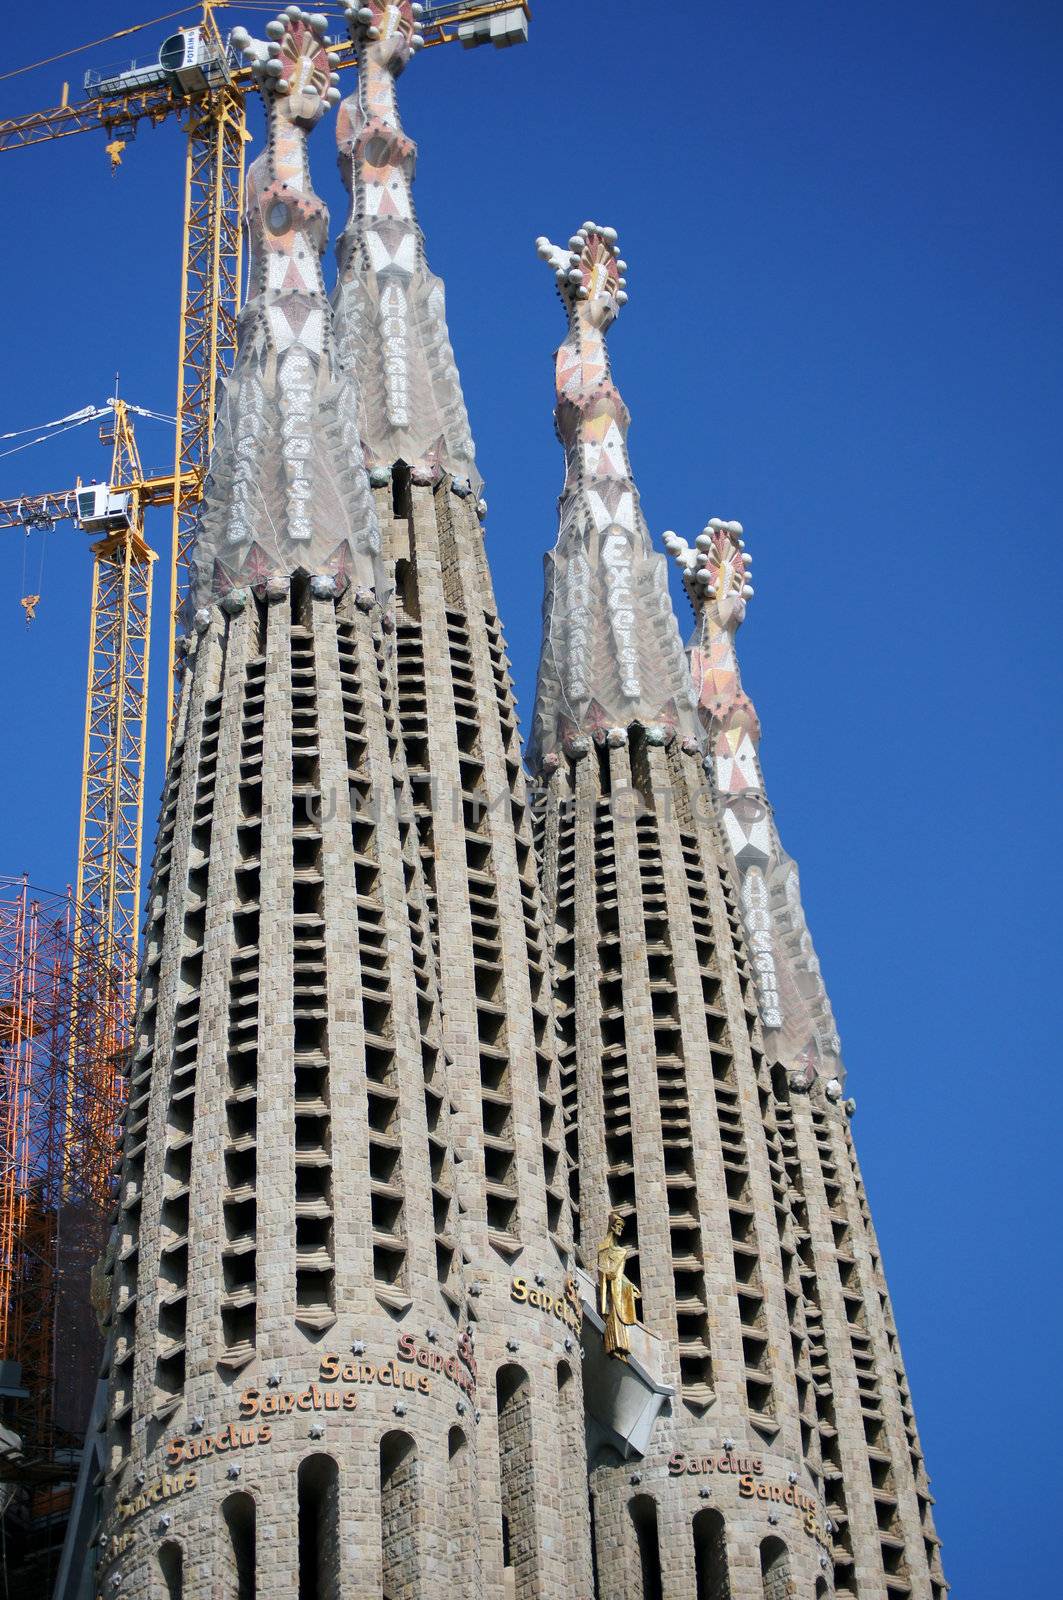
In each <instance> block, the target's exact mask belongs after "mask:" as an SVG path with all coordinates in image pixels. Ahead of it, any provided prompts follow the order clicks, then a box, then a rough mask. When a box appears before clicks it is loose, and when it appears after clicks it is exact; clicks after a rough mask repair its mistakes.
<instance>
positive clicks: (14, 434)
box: [0, 406, 107, 439]
mask: <svg viewBox="0 0 1063 1600" xmlns="http://www.w3.org/2000/svg"><path fill="white" fill-rule="evenodd" d="M105 410H107V407H106V406H82V408H81V410H80V411H71V412H70V414H69V415H68V416H65V417H56V419H55V421H54V422H33V423H31V424H30V426H29V427H28V428H12V429H11V431H10V433H0V439H17V438H18V437H19V435H20V434H23V433H35V432H36V431H37V429H38V428H58V427H61V426H62V424H63V423H64V422H80V421H81V420H82V418H84V420H85V421H86V422H91V420H92V418H93V417H101V416H102V415H103V413H104V411H105Z"/></svg>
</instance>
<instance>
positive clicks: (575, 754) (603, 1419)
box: [533, 222, 944, 1600]
mask: <svg viewBox="0 0 1063 1600" xmlns="http://www.w3.org/2000/svg"><path fill="white" fill-rule="evenodd" d="M615 239H616V236H615V234H614V233H613V232H612V230H609V229H603V228H599V227H598V226H596V225H595V224H593V223H589V222H588V223H585V224H584V225H583V227H582V228H580V229H579V230H578V231H577V233H576V234H574V235H573V237H572V238H571V239H570V240H569V241H568V244H567V246H565V247H557V246H554V245H552V244H550V242H549V241H548V240H546V239H541V240H540V241H539V251H540V254H541V255H542V256H543V257H544V258H545V259H546V260H547V261H548V262H549V263H550V265H551V266H552V267H553V268H554V270H555V274H556V279H557V284H558V289H559V292H560V295H561V299H562V302H563V305H564V307H565V311H566V314H567V318H568V335H567V337H566V339H565V341H564V343H563V344H562V345H561V348H560V350H559V351H558V355H557V409H556V413H555V416H556V424H557V431H558V436H559V439H560V441H561V443H562V445H563V447H564V450H565V462H566V472H565V484H564V489H563V491H562V495H561V501H560V525H559V533H558V539H557V543H556V546H555V548H554V550H553V551H552V552H551V553H550V555H548V557H547V560H546V599H545V604H544V640H543V655H542V662H541V667H540V675H539V688H538V695H537V702H536V711H535V726H534V749H533V759H534V762H535V765H536V771H537V778H538V783H539V786H540V798H541V813H540V826H541V855H542V864H543V867H542V870H543V880H544V889H545V894H546V900H547V904H548V910H549V918H550V922H551V936H552V943H553V950H554V963H555V983H556V995H557V1004H558V1019H559V1024H560V1029H561V1037H562V1050H561V1065H562V1082H563V1086H564V1097H565V1112H566V1132H567V1138H568V1143H569V1154H570V1171H571V1175H572V1186H573V1210H574V1216H575V1219H576V1228H577V1240H578V1247H579V1251H580V1255H581V1258H582V1260H583V1261H584V1263H585V1264H586V1265H587V1266H588V1267H589V1268H591V1270H592V1271H594V1270H595V1269H596V1275H597V1278H598V1286H599V1299H598V1302H597V1306H596V1307H595V1312H594V1313H593V1314H592V1315H591V1316H589V1317H588V1319H587V1323H585V1339H584V1344H585V1350H586V1354H587V1368H586V1373H587V1385H586V1389H587V1396H586V1404H587V1415H588V1425H589V1431H588V1437H589V1441H590V1457H589V1462H588V1465H589V1475H590V1487H591V1496H592V1502H593V1512H594V1525H595V1530H596V1544H597V1562H598V1581H599V1592H600V1593H601V1594H602V1595H608V1596H609V1597H610V1600H649V1597H651V1596H653V1597H656V1596H661V1597H662V1600H687V1597H690V1600H694V1597H695V1596H697V1597H698V1600H781V1597H783V1596H786V1595H799V1596H809V1597H812V1596H816V1597H819V1596H828V1595H859V1596H861V1597H866V1596H869V1595H874V1596H875V1597H876V1600H887V1597H888V1600H900V1596H901V1595H902V1594H913V1595H914V1594H919V1595H920V1596H923V1597H925V1600H930V1597H931V1596H935V1597H936V1596H937V1595H939V1594H941V1593H943V1592H944V1591H943V1589H942V1588H941V1586H940V1569H939V1567H938V1566H937V1564H936V1556H935V1553H934V1550H933V1547H932V1545H931V1544H928V1545H927V1546H926V1551H925V1550H924V1539H928V1540H932V1538H933V1534H932V1527H931V1525H930V1522H929V1505H928V1502H927V1500H926V1483H925V1475H924V1474H923V1473H922V1467H921V1462H920V1461H919V1460H918V1459H917V1452H918V1444H917V1441H916V1438H915V1433H914V1420H913V1419H912V1415H911V1407H910V1402H909V1401H908V1397H907V1390H906V1388H905V1387H904V1385H903V1372H902V1370H901V1368H900V1358H899V1354H898V1353H897V1350H896V1338H895V1334H894V1332H893V1329H892V1323H891V1322H890V1321H889V1314H888V1302H887V1301H886V1299H885V1285H884V1282H883V1281H882V1278H881V1270H880V1266H879V1262H878V1256H877V1247H875V1245H874V1243H873V1236H872V1235H871V1233H870V1224H869V1220H868V1218H867V1213H866V1203H865V1201H864V1197H863V1193H862V1190H861V1189H860V1186H859V1177H858V1174H857V1171H856V1168H855V1161H854V1158H853V1155H852V1146H851V1141H850V1137H849V1129H848V1120H847V1110H846V1108H845V1107H843V1106H842V1105H841V1104H840V1095H841V1091H840V1086H838V1085H837V1084H836V1080H835V1073H836V1071H837V1070H838V1068H837V1063H836V1059H835V1056H836V1049H837V1046H836V1041H834V1037H833V1022H832V1019H831V1016H830V1008H829V1004H828V1003H827V1001H826V996H825V994H824V993H823V992H822V987H821V985H820V986H819V988H817V987H816V985H815V983H814V982H813V978H814V977H815V976H816V975H817V974H818V969H817V968H816V967H815V962H814V956H812V955H811V947H810V944H809V943H808V941H807V934H806V933H805V930H804V924H803V919H800V917H799V914H798V913H799V901H796V881H795V878H794V877H793V876H792V875H791V877H790V879H789V880H788V881H789V882H790V890H789V899H788V900H787V904H788V906H789V922H788V924H787V935H788V937H789V938H790V946H788V948H791V947H792V949H793V950H794V952H795V958H794V960H793V961H792V962H791V963H790V966H789V967H787V969H786V971H785V973H782V975H779V974H780V971H781V969H782V967H783V961H782V959H781V956H780V957H779V958H778V959H777V960H776V961H775V962H774V965H772V964H770V962H769V960H768V958H769V957H770V956H771V952H772V950H773V949H774V946H773V945H772V944H771V940H770V939H765V938H764V937H761V934H762V929H763V926H764V924H762V922H761V920H760V917H759V915H758V914H759V913H761V912H762V911H764V912H766V910H767V893H768V891H767V889H765V888H763V887H762V886H761V882H760V881H759V880H757V879H756V877H755V876H752V875H751V870H750V869H751V868H755V869H756V870H757V871H759V872H760V876H761V880H763V879H764V878H765V875H766V874H767V875H768V876H770V869H771V868H773V867H774V866H775V865H778V863H779V862H780V861H781V860H782V859H783V858H782V857H781V856H780V855H779V854H778V846H777V838H776V836H775V835H774V831H773V828H772V826H771V823H770V817H769V815H768V813H767V812H766V807H765V805H764V802H763V796H762V794H761V792H760V789H759V787H758V786H757V784H756V783H754V782H752V781H748V782H747V781H746V778H743V780H742V782H741V783H738V782H737V781H736V782H734V783H732V784H731V785H730V787H731V789H734V790H739V789H740V790H741V797H740V798H741V804H739V796H738V795H737V794H734V795H730V794H729V789H728V780H729V778H730V777H732V775H733V774H734V773H736V772H738V771H739V770H741V772H742V773H744V774H746V775H747V776H748V774H749V773H751V772H752V771H753V767H752V766H751V765H750V762H749V744H750V740H752V743H753V759H754V763H755V737H756V736H755V733H753V732H751V730H752V729H753V728H754V727H755V715H754V713H753V712H752V707H751V706H749V704H748V702H747V701H745V700H744V699H743V697H742V696H741V694H740V686H739V685H738V684H737V678H736V677H735V681H734V683H733V684H732V685H731V686H730V691H729V692H730V694H731V699H730V701H729V702H728V713H729V720H728V721H727V726H726V733H725V730H724V728H723V727H722V726H721V725H720V724H719V723H718V722H713V721H712V717H711V714H710V713H709V712H708V711H707V710H706V707H707V706H708V704H709V702H710V701H711V698H712V694H713V692H714V691H715V692H716V693H717V694H726V693H727V692H728V688H727V685H725V684H724V681H723V674H724V663H723V662H722V660H721V659H718V657H719V656H720V650H721V648H722V647H721V646H720V643H719V641H718V640H716V641H715V643H714V642H713V641H711V640H710V638H709V633H708V627H709V624H708V622H706V623H705V624H704V626H705V629H706V631H705V632H703V633H702V634H701V635H700V637H699V649H698V650H697V651H695V652H694V654H693V657H692V660H693V665H694V667H695V673H694V682H693V683H692V682H691V680H690V679H689V678H688V677H687V675H685V674H683V673H682V672H681V671H680V670H679V669H678V667H677V660H678V657H679V655H680V651H681V646H680V643H679V635H678V629H677V625H676V621H675V617H674V613H673V611H672V607H671V602H670V600H669V597H668V590H667V582H666V574H665V570H664V568H665V561H664V558H663V557H662V556H659V555H657V554H655V552H654V551H653V549H652V546H651V543H650V540H649V536H648V532H647V529H646V525H645V522H644V519H643V517H642V513H641V510H640V506H639V499H638V493H637V491H636V489H635V486H634V483H633V481H632V476H631V469H630V464H629V460H628V455H627V447H626V434H627V428H628V421H629V418H628V414H627V411H626V409H625V407H624V405H623V402H622V400H621V398H620V396H619V394H618V392H617V390H616V387H615V385H614V384H613V381H612V377H611V373H610V368H609V360H608V354H607V351H606V347H605V332H606V330H607V328H608V327H609V325H610V324H611V323H612V321H613V320H614V318H615V317H616V315H617V312H618V310H619V308H620V307H621V306H622V305H623V304H624V302H625V300H626V298H627V296H626V293H625V292H624V291H625V279H624V276H623V273H624V270H625V268H624V263H623V262H622V261H620V260H618V257H617V248H616V242H615ZM706 532H707V535H708V534H709V532H710V530H707V531H706ZM669 542H670V543H671V544H672V545H673V546H674V547H675V549H676V551H677V553H679V554H682V553H683V549H682V548H681V545H682V542H681V541H678V540H675V538H674V536H672V537H671V539H670V541H669ZM709 543H710V540H709V538H708V537H706V538H705V539H703V540H702V541H700V544H701V546H702V549H701V551H699V554H698V555H697V556H695V555H693V554H691V555H690V556H689V566H690V567H691V569H692V577H691V591H692V594H693V595H694V596H695V598H696V600H697V601H698V603H699V604H700V601H701V600H702V599H704V596H705V593H706V583H705V581H704V580H700V579H698V578H697V577H696V575H694V574H693V569H694V568H695V567H698V569H699V570H700V566H699V563H700V564H702V565H703V558H704V550H705V549H707V548H708V546H709ZM684 548H685V547H684ZM731 557H732V562H731V568H730V571H729V577H728V595H729V596H730V598H731V600H732V602H733V605H734V606H737V607H741V606H744V601H745V598H746V597H747V595H748V593H750V592H751V591H750V589H749V586H748V582H747V573H746V558H745V556H744V553H743V552H742V551H741V550H740V549H739V546H738V540H737V535H736V536H735V537H734V539H733V548H731ZM710 587H711V586H710ZM724 626H725V625H724ZM713 674H715V676H713ZM695 707H697V710H698V711H700V712H701V717H700V718H699V716H698V714H697V711H696V710H695ZM721 715H722V713H721ZM710 742H711V747H712V754H713V756H714V757H715V758H716V759H715V761H714V760H713V759H711V758H710V759H704V750H705V746H706V745H707V744H709V743H710ZM743 763H745V764H744V765H743ZM718 794H719V796H720V797H722V798H723V799H724V800H725V803H724V805H723V806H722V810H721V811H720V812H719V813H718V810H717V804H716V802H717V796H718ZM725 841H726V842H725ZM753 851H760V852H761V854H760V855H756V858H755V860H754V854H753V853H751V852H753ZM790 867H791V868H792V863H791V864H790ZM783 897H784V899H785V898H786V895H785V893H784V896H783ZM795 904H796V907H797V909H796V910H795ZM802 963H803V965H802ZM799 967H800V968H801V970H800V972H799V971H798V968H799ZM758 976H759V978H760V981H761V988H760V992H759V995H758V989H757V986H756V982H755V978H756V977H758ZM773 976H774V978H775V981H774V982H773V981H772V979H773ZM794 984H796V985H797V986H798V988H799V992H800V995H801V998H802V1008H799V1007H797V1006H796V1005H791V1006H790V1012H789V1015H790V1019H791V1033H795V1034H798V1033H799V1034H800V1035H801V1037H800V1048H796V1047H794V1048H792V1047H791V1039H790V1035H789V1034H784V1030H783V1026H782V1019H781V1017H780V1016H779V1015H778V1014H777V1013H778V1005H777V1004H776V1005H775V1006H774V1007H773V1005H772V1002H773V1000H774V1001H777V1000H778V991H779V990H780V988H782V989H783V990H784V993H785V995H786V997H787V998H789V996H790V989H791V988H792V987H793V985H794ZM762 1010H763V1023H762V1020H761V1011H762ZM802 1025H804V1032H803V1033H802V1032H801V1027H802ZM831 1049H833V1051H834V1052H835V1055H832V1054H831V1053H830V1052H831ZM798 1079H799V1080H800V1082H799V1084H798V1083H797V1080H798ZM813 1080H814V1082H813ZM792 1085H796V1087H797V1088H798V1089H799V1091H800V1092H799V1093H795V1092H794V1091H793V1088H792ZM836 1089H837V1092H835V1090H836ZM821 1274H822V1278H821ZM865 1285H866V1292H865V1287H864V1286H865ZM595 1324H597V1325H598V1326H599V1327H600V1329H601V1343H600V1346H598V1347H596V1346H595V1336H594V1331H593V1330H594V1325H595ZM877 1332H881V1334H882V1336H883V1342H882V1343H881V1345H880V1344H879V1343H878V1342H877V1339H876V1333H877ZM832 1361H833V1362H835V1363H836V1366H835V1367H832V1366H831V1362H832ZM895 1374H896V1376H894V1375H895ZM647 1413H655V1414H656V1420H655V1422H654V1424H653V1426H652V1428H650V1429H646V1428H645V1427H641V1426H632V1424H631V1419H632V1418H633V1417H639V1416H640V1415H641V1416H645V1415H646V1414H647ZM850 1474H852V1476H850ZM920 1497H922V1498H920ZM857 1523H859V1527H857ZM926 1552H929V1557H930V1561H931V1568H932V1573H933V1576H932V1575H931V1568H928V1564H927V1561H928V1555H927V1553H926Z"/></svg>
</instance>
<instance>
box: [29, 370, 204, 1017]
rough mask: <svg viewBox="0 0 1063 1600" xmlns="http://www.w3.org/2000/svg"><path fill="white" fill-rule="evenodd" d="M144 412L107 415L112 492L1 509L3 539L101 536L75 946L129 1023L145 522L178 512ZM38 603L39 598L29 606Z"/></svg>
mask: <svg viewBox="0 0 1063 1600" xmlns="http://www.w3.org/2000/svg"><path fill="white" fill-rule="evenodd" d="M137 410H138V408H137V407H136V406H130V405H128V404H127V402H126V401H125V400H121V399H118V398H117V397H116V398H115V399H114V400H112V401H110V402H108V404H107V406H105V407H101V408H100V411H99V414H100V415H101V416H102V418H103V425H102V426H101V429H100V438H101V441H102V442H103V443H105V444H109V445H110V446H111V470H110V474H109V476H108V479H107V482H106V483H90V484H82V483H81V482H78V483H77V484H75V486H74V487H73V488H72V489H67V490H60V491H59V492H58V493H48V494H39V495H32V496H23V497H20V498H19V499H16V500H0V528H16V527H20V528H24V529H26V530H27V531H28V530H29V529H31V528H43V529H48V528H51V527H53V526H54V525H55V523H56V522H60V521H63V520H66V519H69V520H70V521H72V522H74V523H75V524H76V525H77V526H78V527H79V528H81V529H82V530H83V531H84V532H86V533H89V534H94V535H97V536H98V537H97V538H96V540H95V542H94V543H93V544H92V545H91V547H90V548H91V552H92V558H93V560H92V599H91V605H90V612H89V662H88V682H87V687H86V692H85V733H84V745H83V751H82V770H81V804H80V808H79V821H78V853H77V890H76V895H77V899H76V915H77V924H78V932H77V938H78V942H79V943H80V941H81V940H82V939H86V940H89V941H95V940H97V939H98V940H100V941H101V942H102V943H103V944H104V946H105V948H106V950H107V959H109V960H112V961H113V962H114V965H115V968H116V970H117V971H118V973H119V975H120V978H119V981H120V984H121V990H122V992H121V994H120V996H118V997H117V999H118V1009H119V1011H120V1012H121V1013H122V1014H124V1015H126V1016H131V1015H132V1009H133V998H134V989H135V984H136V950H137V928H138V923H139V917H140V861H141V834H142V829H143V819H144V759H145V750H146V743H147V710H148V666H149V659H148V657H149V647H150V640H151V589H152V569H153V567H154V565H155V561H156V555H155V552H154V551H153V550H152V549H151V548H150V547H149V545H148V543H147V540H146V538H145V534H144V512H145V510H146V509H147V507H148V506H151V505H165V504H168V503H172V501H173V488H174V480H173V475H172V474H169V475H167V476H165V477H145V475H144V471H143V468H142V466H141V462H140V452H139V450H138V448H137V441H136V435H135V432H134V425H133V415H134V413H136V412H137ZM26 598H27V599H29V600H32V601H36V600H38V599H39V598H40V597H39V596H37V595H33V596H27V597H26Z"/></svg>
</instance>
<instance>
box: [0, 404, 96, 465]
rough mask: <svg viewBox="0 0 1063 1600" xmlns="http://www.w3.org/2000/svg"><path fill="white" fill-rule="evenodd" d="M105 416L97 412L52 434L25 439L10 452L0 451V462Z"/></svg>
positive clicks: (13, 446)
mask: <svg viewBox="0 0 1063 1600" xmlns="http://www.w3.org/2000/svg"><path fill="white" fill-rule="evenodd" d="M106 415H107V413H106V411H97V412H94V413H93V415H92V416H90V417H81V418H80V419H79V420H78V421H77V422H71V423H69V424H68V425H67V427H65V428H57V429H56V430H55V432H54V433H42V434H40V435H39V436H38V437H37V438H36V439H27V440H26V442H25V444H16V445H12V447H11V449H10V450H0V461H2V460H3V459H4V457H5V456H14V455H17V454H18V452H19V451H20V450H28V449H29V448H30V446H31V445H35V444H47V443H48V440H49V439H58V438H59V435H60V434H61V433H70V432H71V431H72V430H73V429H74V428H83V427H84V426H85V424H86V422H94V421H95V420H96V418H97V417H104V416H106Z"/></svg>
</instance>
